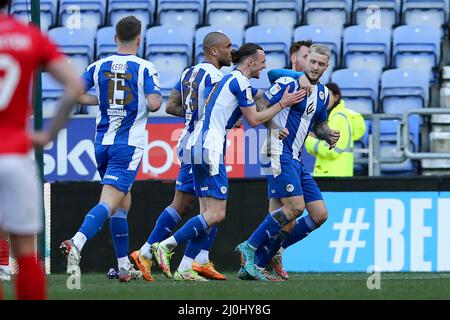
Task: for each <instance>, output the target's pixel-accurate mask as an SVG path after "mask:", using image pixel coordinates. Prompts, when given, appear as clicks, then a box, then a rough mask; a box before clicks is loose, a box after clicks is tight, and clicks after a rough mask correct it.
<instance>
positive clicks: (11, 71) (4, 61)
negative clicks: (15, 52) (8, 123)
mask: <svg viewBox="0 0 450 320" xmlns="http://www.w3.org/2000/svg"><path fill="white" fill-rule="evenodd" d="M2 71H3V72H2ZM2 73H3V76H1V75H2ZM19 80H20V66H19V64H18V63H17V61H16V60H14V59H13V58H12V57H11V56H9V55H6V54H0V88H1V90H0V110H3V109H5V108H6V107H8V106H9V102H10V101H11V98H12V96H13V95H14V92H15V91H16V87H17V84H18V83H19Z"/></svg>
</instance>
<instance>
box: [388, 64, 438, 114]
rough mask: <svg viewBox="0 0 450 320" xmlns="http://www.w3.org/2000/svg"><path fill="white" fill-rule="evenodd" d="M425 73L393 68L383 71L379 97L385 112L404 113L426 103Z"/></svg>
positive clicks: (426, 84) (427, 87)
mask: <svg viewBox="0 0 450 320" xmlns="http://www.w3.org/2000/svg"><path fill="white" fill-rule="evenodd" d="M428 97H429V82H428V79H427V73H423V72H420V71H416V70H401V69H393V70H387V71H385V72H383V75H382V77H381V92H380V99H381V104H382V110H383V111H384V112H385V113H401V114H402V113H404V112H405V111H407V110H409V109H415V108H423V107H426V106H427V105H428V99H429V98H428Z"/></svg>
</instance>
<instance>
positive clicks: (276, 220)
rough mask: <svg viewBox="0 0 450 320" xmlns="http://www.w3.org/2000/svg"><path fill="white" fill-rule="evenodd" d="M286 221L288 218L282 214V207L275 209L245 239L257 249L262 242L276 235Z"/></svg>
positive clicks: (287, 221)
mask: <svg viewBox="0 0 450 320" xmlns="http://www.w3.org/2000/svg"><path fill="white" fill-rule="evenodd" d="M288 223H289V219H288V217H287V216H286V215H285V214H284V212H283V209H282V208H280V209H278V210H275V211H273V212H271V213H269V214H268V215H267V216H266V218H265V219H264V221H263V222H262V223H261V224H260V225H259V227H258V228H257V229H256V230H255V232H253V234H252V235H251V236H250V238H249V239H248V240H247V243H248V244H249V245H250V246H252V247H253V248H255V249H257V248H259V246H260V245H261V244H262V243H263V242H265V241H267V240H268V239H270V238H271V237H273V236H274V235H276V234H277V233H278V232H279V231H280V230H281V228H283V227H284V226H285V225H286V224H288Z"/></svg>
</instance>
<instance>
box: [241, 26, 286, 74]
mask: <svg viewBox="0 0 450 320" xmlns="http://www.w3.org/2000/svg"><path fill="white" fill-rule="evenodd" d="M245 42H253V43H256V44H259V45H260V46H261V47H262V48H263V49H264V51H265V53H266V67H267V69H269V70H270V69H275V68H283V67H285V66H286V65H288V59H289V57H288V53H289V47H290V46H291V43H292V32H291V29H289V28H286V27H264V26H253V27H250V28H248V29H247V30H245Z"/></svg>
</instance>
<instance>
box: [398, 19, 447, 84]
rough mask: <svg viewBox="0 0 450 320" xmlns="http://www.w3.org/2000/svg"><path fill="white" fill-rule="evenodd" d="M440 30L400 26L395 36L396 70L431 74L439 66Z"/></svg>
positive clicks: (426, 27)
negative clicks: (419, 71)
mask: <svg viewBox="0 0 450 320" xmlns="http://www.w3.org/2000/svg"><path fill="white" fill-rule="evenodd" d="M440 52H441V37H440V29H439V28H435V27H429V26H400V27H398V28H396V29H395V30H394V34H393V59H394V64H395V67H396V68H400V69H409V70H421V71H425V72H429V73H430V75H431V77H432V74H431V72H432V69H433V68H434V67H437V66H438V65H439V61H440V57H441V56H440Z"/></svg>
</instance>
